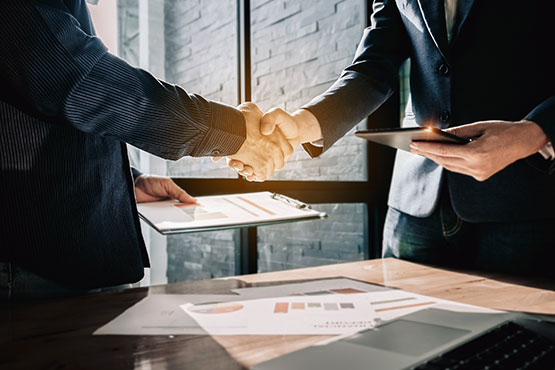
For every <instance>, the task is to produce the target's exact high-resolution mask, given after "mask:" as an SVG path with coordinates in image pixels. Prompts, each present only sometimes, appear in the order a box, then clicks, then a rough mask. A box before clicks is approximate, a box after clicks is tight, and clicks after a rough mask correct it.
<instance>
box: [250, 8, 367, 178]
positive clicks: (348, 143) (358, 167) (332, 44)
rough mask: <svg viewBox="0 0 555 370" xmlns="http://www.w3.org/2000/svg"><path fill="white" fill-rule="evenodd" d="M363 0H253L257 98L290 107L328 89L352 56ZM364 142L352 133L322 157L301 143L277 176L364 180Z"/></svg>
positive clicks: (266, 103)
mask: <svg viewBox="0 0 555 370" xmlns="http://www.w3.org/2000/svg"><path fill="white" fill-rule="evenodd" d="M363 5H364V1H362V0H304V1H300V0H277V1H276V0H273V1H267V0H253V1H251V10H252V12H251V31H252V66H253V71H252V73H253V78H252V81H253V87H252V88H253V101H254V102H256V103H257V104H259V106H260V107H261V109H262V110H267V109H269V108H271V107H274V106H279V107H281V108H283V109H285V110H287V111H289V112H292V111H294V110H295V109H297V108H299V107H301V106H302V105H303V104H306V103H308V102H309V101H310V100H311V99H312V98H314V97H315V96H317V95H318V94H320V93H322V92H323V91H325V90H326V89H327V88H328V87H329V86H330V85H331V84H332V83H333V82H334V81H335V80H336V79H337V77H338V76H339V75H340V73H341V71H342V70H343V69H344V68H345V67H347V66H348V65H349V64H350V62H351V61H352V60H353V56H354V53H355V50H356V47H357V45H358V42H359V40H360V37H361V35H362V31H363V29H364V14H365V13H364V7H363ZM366 153H367V152H366V142H364V141H363V140H361V139H359V138H356V137H354V136H353V135H352V132H351V134H350V135H348V136H346V137H345V138H343V139H341V140H340V141H338V142H337V143H336V144H335V145H334V146H333V147H332V148H331V149H330V150H329V151H328V152H326V153H324V155H323V156H322V157H321V158H318V159H310V158H309V157H308V155H307V154H306V153H305V152H304V151H303V150H302V149H298V150H297V151H296V153H295V154H294V155H293V157H292V159H291V160H290V161H289V163H287V164H286V166H285V168H284V169H282V170H280V171H278V172H277V173H276V175H275V176H274V177H273V178H274V179H280V180H287V179H299V180H327V181H349V180H366V179H367V172H366V156H367V154H366Z"/></svg>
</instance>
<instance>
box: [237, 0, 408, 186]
mask: <svg viewBox="0 0 555 370" xmlns="http://www.w3.org/2000/svg"><path fill="white" fill-rule="evenodd" d="M409 51H410V46H409V41H408V37H407V35H406V32H405V28H404V25H403V24H402V20H401V17H400V14H399V11H398V9H397V6H396V4H395V1H393V0H377V1H375V2H374V5H373V13H372V25H371V26H370V27H369V28H367V29H366V30H365V31H364V34H363V36H362V40H361V41H360V44H359V46H358V49H357V51H356V54H355V58H354V61H353V63H352V64H351V65H350V66H349V67H347V68H346V69H345V70H344V71H343V73H342V75H341V77H340V78H339V79H338V80H337V81H336V82H335V83H334V84H333V85H332V86H331V87H330V88H329V89H328V90H327V91H326V92H324V93H323V94H321V95H319V96H318V97H316V98H314V99H313V100H312V101H311V102H309V103H308V104H306V105H305V106H304V107H303V108H301V109H299V110H297V111H296V112H294V113H293V114H291V115H290V114H288V113H287V112H285V111H283V110H282V109H279V108H274V109H272V110H270V111H269V112H268V113H266V114H265V115H264V117H263V120H262V122H261V132H262V133H263V134H264V135H269V134H271V133H273V132H274V128H275V127H276V126H278V127H279V128H280V130H281V132H282V133H283V134H284V136H285V137H286V138H287V139H288V140H289V141H290V142H291V144H292V145H293V146H297V145H298V144H299V143H302V144H304V148H305V150H306V151H307V152H308V153H309V154H310V155H311V156H312V157H316V156H318V155H320V154H321V153H322V152H323V151H326V150H327V149H329V148H330V147H331V146H332V145H333V144H334V143H335V142H336V141H337V140H339V139H340V138H341V137H343V136H344V135H345V134H346V133H347V132H348V131H349V130H350V129H351V128H353V127H354V126H355V125H357V124H358V123H359V122H360V121H361V120H363V119H364V118H366V117H367V116H368V115H370V114H371V113H373V112H374V111H375V110H376V109H377V108H378V107H379V106H380V105H381V104H383V102H385V101H386V100H387V99H388V98H389V97H390V96H391V94H392V93H393V91H394V89H395V88H396V87H397V82H398V73H399V67H400V66H401V64H402V63H403V61H404V60H405V59H406V58H407V57H408V55H409ZM319 140H321V141H322V143H321V144H322V146H314V145H311V144H310V143H311V142H314V141H319ZM229 165H230V167H232V168H234V169H236V170H237V171H239V173H241V174H242V175H244V176H246V177H247V178H248V179H250V178H253V176H254V171H253V170H252V168H250V166H248V163H241V162H240V161H236V160H232V161H230V162H229Z"/></svg>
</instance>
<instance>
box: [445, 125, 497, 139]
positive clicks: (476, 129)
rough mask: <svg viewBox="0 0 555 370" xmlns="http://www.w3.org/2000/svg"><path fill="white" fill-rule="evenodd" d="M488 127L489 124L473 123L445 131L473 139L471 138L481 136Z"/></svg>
mask: <svg viewBox="0 0 555 370" xmlns="http://www.w3.org/2000/svg"><path fill="white" fill-rule="evenodd" d="M488 126H489V123H487V122H475V123H470V124H468V125H462V126H458V127H452V128H449V129H447V130H445V131H446V132H448V133H450V134H453V135H457V136H460V137H464V138H473V137H479V136H482V134H483V133H484V131H485V130H486V128H487V127H488Z"/></svg>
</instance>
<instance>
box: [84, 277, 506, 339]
mask: <svg viewBox="0 0 555 370" xmlns="http://www.w3.org/2000/svg"><path fill="white" fill-rule="evenodd" d="M233 292H234V293H236V294H235V295H231V294H229V295H190V294H189V295H151V296H148V297H146V298H144V299H143V300H142V301H140V302H138V303H137V304H135V305H134V306H132V307H131V308H129V309H127V310H126V311H125V312H123V313H122V314H121V315H119V316H118V317H116V318H115V319H114V320H112V321H111V322H109V323H108V324H106V325H104V326H103V327H101V328H99V329H98V330H97V331H96V332H95V333H94V334H95V335H172V334H173V335H175V334H213V335H260V334H265V335H268V334H274V335H319V334H320V335H330V334H334V335H335V334H337V335H348V334H352V333H354V332H357V331H361V330H364V329H368V328H372V327H374V326H376V325H378V324H380V323H382V322H383V321H387V320H393V319H395V318H398V317H401V316H404V315H407V314H410V313H413V312H416V311H419V310H422V309H426V308H430V307H434V308H437V309H444V310H449V311H456V312H481V313H493V312H498V311H493V310H489V309H485V308H481V307H477V306H471V305H466V304H461V303H456V302H451V301H446V300H442V299H437V298H432V297H427V296H423V295H420V294H415V293H410V292H405V291H402V290H397V289H390V288H384V287H381V286H376V285H372V284H366V283H363V282H359V281H354V280H350V279H343V278H339V279H326V280H316V281H311V282H306V283H295V284H283V285H275V286H268V287H255V288H244V289H236V290H234V291H233Z"/></svg>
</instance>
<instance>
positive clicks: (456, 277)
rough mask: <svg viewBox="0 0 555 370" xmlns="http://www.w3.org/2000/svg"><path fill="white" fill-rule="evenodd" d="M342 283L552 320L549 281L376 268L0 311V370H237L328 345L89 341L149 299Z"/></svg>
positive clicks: (254, 340) (356, 266) (389, 263)
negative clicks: (306, 282)
mask: <svg viewBox="0 0 555 370" xmlns="http://www.w3.org/2000/svg"><path fill="white" fill-rule="evenodd" d="M333 277H347V278H351V279H356V280H360V281H364V282H369V283H374V284H379V285H383V286H387V287H392V288H400V289H404V290H407V291H410V292H414V293H419V294H424V295H429V296H433V297H437V298H442V299H448V300H453V301H457V302H462V303H468V304H473V305H478V306H483V307H488V308H494V309H501V310H508V311H524V312H531V313H539V314H547V315H555V292H554V288H555V281H553V280H550V279H541V278H533V277H526V278H523V277H509V276H503V275H496V274H486V273H472V272H462V271H453V270H445V269H439V268H433V267H429V266H424V265H419V264H414V263H410V262H405V261H400V260H395V259H384V260H372V261H361V262H352V263H344V264H337V265H328V266H321V267H311V268H303V269H297V270H288V271H280V272H272V273H265V274H257V275H245V276H239V277H231V278H225V279H214V280H203V281H196V282H183V283H175V284H167V285H160V286H153V287H149V288H135V289H128V290H125V291H121V292H105V293H100V294H94V295H89V296H82V297H75V298H65V299H58V300H45V301H37V302H21V303H12V304H7V305H0V317H1V319H0V368H2V369H7V368H9V369H12V368H13V369H29V368H33V369H42V368H48V369H50V368H52V369H63V368H69V369H71V368H85V369H87V368H106V369H112V368H124V369H125V368H138V369H142V368H144V369H168V368H169V369H173V368H187V369H244V368H249V367H251V366H253V365H254V364H257V363H260V362H263V361H266V360H269V359H271V358H274V357H277V356H280V355H282V354H285V353H289V352H292V351H295V350H298V349H301V348H304V347H307V346H309V345H312V344H314V343H317V342H320V341H322V340H324V339H326V338H328V337H327V336H316V335H295V336H285V335H251V336H249V335H236V336H208V335H197V336H194V335H176V336H168V335H160V336H93V335H91V334H92V333H93V332H94V331H95V330H96V329H97V328H98V327H100V326H102V325H104V324H105V323H107V322H108V321H110V320H112V319H113V318H115V317H116V316H118V315H119V314H120V313H122V312H123V311H125V310H126V309H127V308H129V307H130V306H132V305H133V304H135V303H137V302H138V301H140V300H141V299H143V298H144V297H146V296H147V295H150V294H229V293H230V290H231V289H236V288H243V287H251V286H263V285H272V284H276V283H277V282H283V281H288V282H291V281H302V280H310V279H321V278H333Z"/></svg>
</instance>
